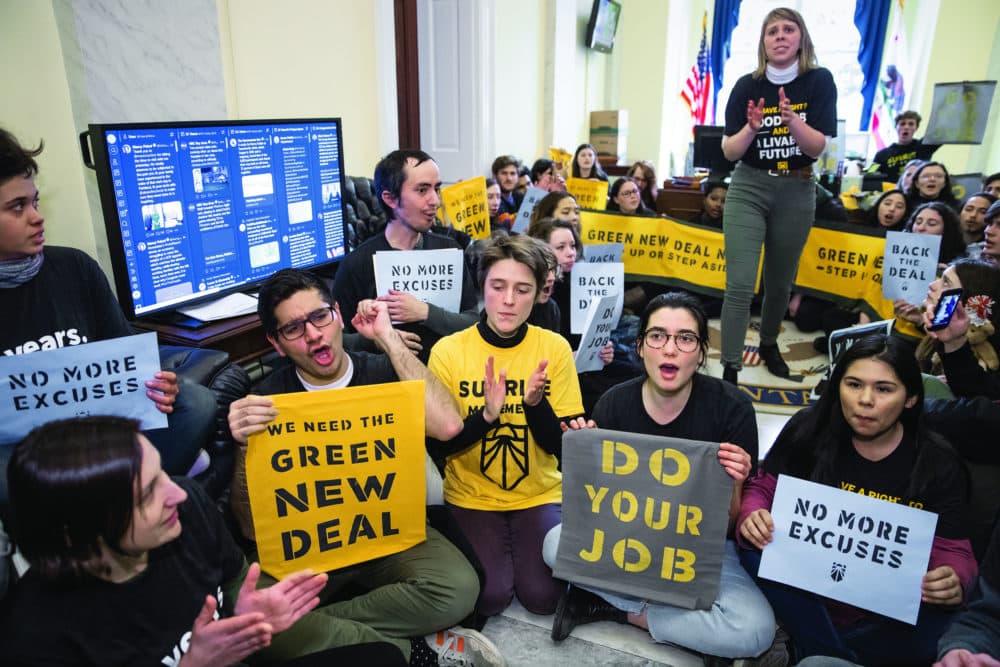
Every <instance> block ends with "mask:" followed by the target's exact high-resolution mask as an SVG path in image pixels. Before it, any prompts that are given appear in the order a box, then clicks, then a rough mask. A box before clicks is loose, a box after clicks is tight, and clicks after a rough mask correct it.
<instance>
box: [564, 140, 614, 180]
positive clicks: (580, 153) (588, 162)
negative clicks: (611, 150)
mask: <svg viewBox="0 0 1000 667" xmlns="http://www.w3.org/2000/svg"><path fill="white" fill-rule="evenodd" d="M571 174H572V176H573V178H589V179H591V180H594V181H604V182H605V183H607V181H608V175H607V174H606V173H604V169H602V168H601V163H600V162H598V161H597V149H596V148H594V147H593V146H591V145H590V144H580V145H579V146H577V147H576V153H575V154H574V155H573V171H572V172H571Z"/></svg>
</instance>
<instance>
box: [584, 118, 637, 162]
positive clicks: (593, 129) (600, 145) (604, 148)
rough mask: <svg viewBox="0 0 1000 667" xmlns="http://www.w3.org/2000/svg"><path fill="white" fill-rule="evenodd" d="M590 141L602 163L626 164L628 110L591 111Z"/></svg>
mask: <svg viewBox="0 0 1000 667" xmlns="http://www.w3.org/2000/svg"><path fill="white" fill-rule="evenodd" d="M590 143H591V144H593V146H594V148H596V149H597V159H598V160H599V161H600V163H601V164H620V163H621V164H624V163H625V162H626V158H625V150H626V145H627V144H628V111H625V110H624V109H615V110H609V111H591V112H590Z"/></svg>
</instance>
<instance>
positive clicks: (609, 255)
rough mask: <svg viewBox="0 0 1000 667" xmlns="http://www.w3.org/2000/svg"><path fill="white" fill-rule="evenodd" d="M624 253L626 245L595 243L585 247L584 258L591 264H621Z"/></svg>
mask: <svg viewBox="0 0 1000 667" xmlns="http://www.w3.org/2000/svg"><path fill="white" fill-rule="evenodd" d="M624 252H625V244H624V243H594V244H592V245H584V246H583V258H584V260H586V261H588V262H590V263H591V264H607V263H608V262H620V261H622V254H623V253H624Z"/></svg>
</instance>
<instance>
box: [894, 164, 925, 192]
mask: <svg viewBox="0 0 1000 667" xmlns="http://www.w3.org/2000/svg"><path fill="white" fill-rule="evenodd" d="M924 162H925V161H924V160H910V161H909V162H907V163H906V166H904V167H903V171H902V172H900V174H899V180H898V181H896V189H897V190H902V191H903V192H909V190H910V186H911V185H912V184H913V176H914V174H916V173H917V169H919V168H920V167H921V166H923V164H924Z"/></svg>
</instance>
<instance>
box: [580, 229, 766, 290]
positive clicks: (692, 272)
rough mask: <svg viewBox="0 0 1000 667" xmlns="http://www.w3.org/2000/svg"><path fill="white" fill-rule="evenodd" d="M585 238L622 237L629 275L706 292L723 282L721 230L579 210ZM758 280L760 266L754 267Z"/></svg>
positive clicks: (612, 239)
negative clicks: (756, 269) (756, 268)
mask: <svg viewBox="0 0 1000 667" xmlns="http://www.w3.org/2000/svg"><path fill="white" fill-rule="evenodd" d="M580 225H581V229H582V237H583V242H584V244H585V245H586V244H596V243H621V244H623V245H624V246H625V249H624V251H623V252H622V261H623V262H624V263H625V275H626V277H628V278H630V279H649V280H652V281H654V282H661V283H666V284H669V285H675V286H678V287H685V288H687V287H692V288H694V289H695V290H696V291H700V292H703V293H706V294H714V295H718V294H721V293H722V291H723V290H724V289H725V287H726V248H725V243H724V241H723V238H722V232H721V231H719V230H716V229H709V228H706V227H700V226H698V225H693V224H688V223H685V222H681V221H679V220H674V219H673V218H653V217H645V216H631V215H622V214H619V213H595V212H593V211H586V210H585V211H583V212H581V214H580ZM757 273H758V281H759V275H760V269H759V268H758V272H757Z"/></svg>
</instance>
